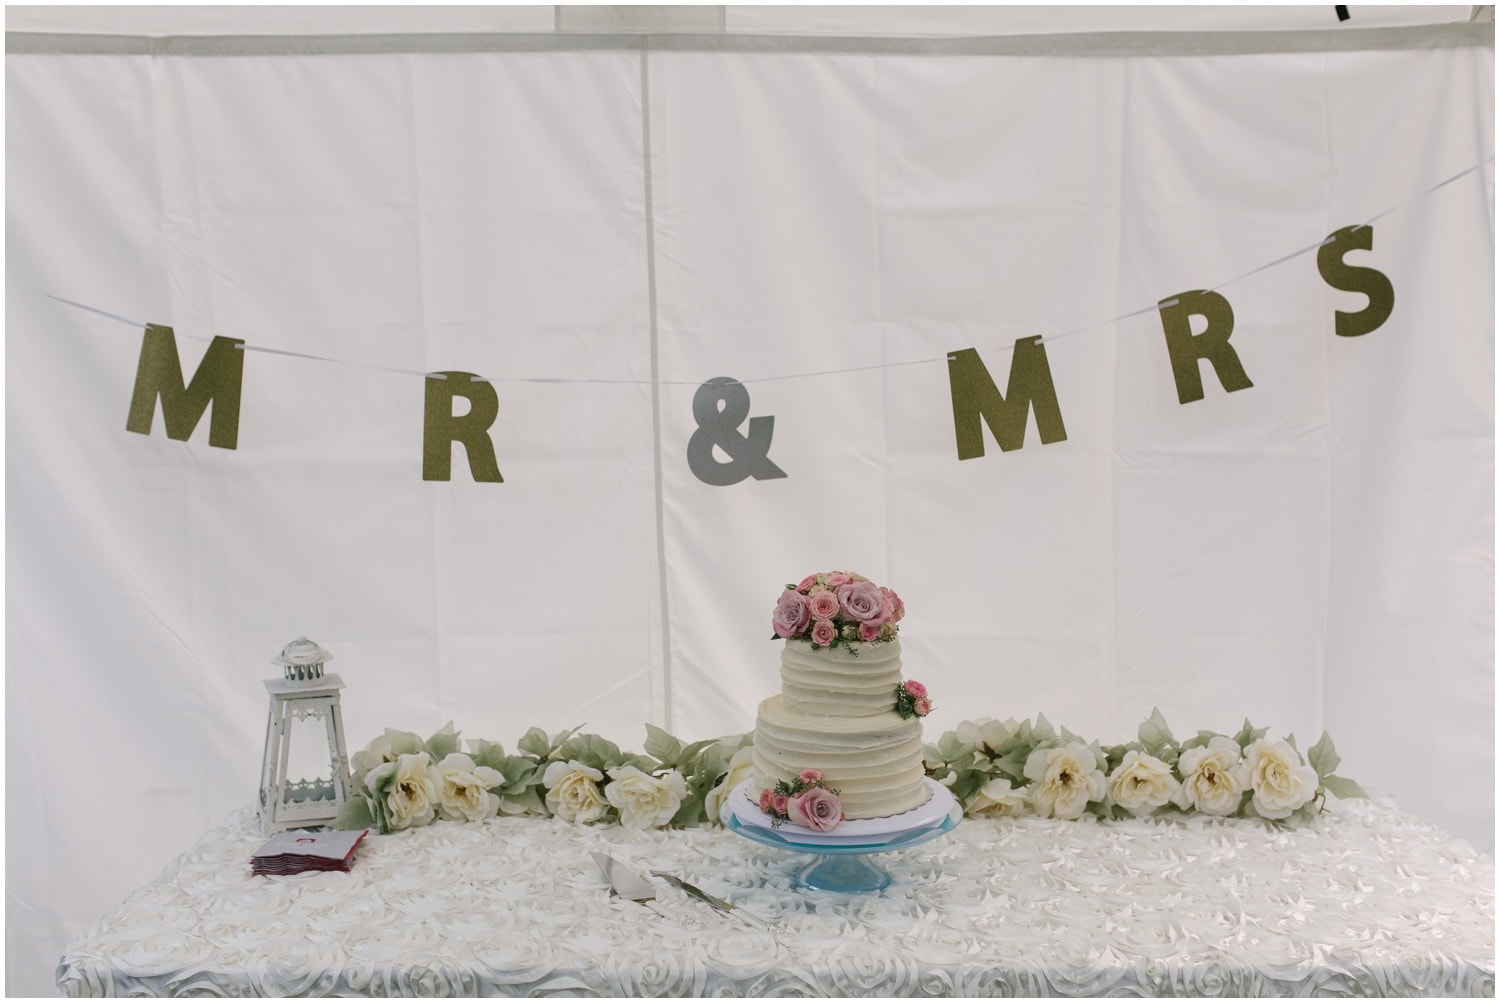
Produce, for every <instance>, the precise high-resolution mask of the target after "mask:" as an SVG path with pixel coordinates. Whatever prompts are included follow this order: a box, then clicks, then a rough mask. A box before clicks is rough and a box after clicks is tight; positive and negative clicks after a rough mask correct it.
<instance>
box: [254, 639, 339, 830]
mask: <svg viewBox="0 0 1500 1003" xmlns="http://www.w3.org/2000/svg"><path fill="white" fill-rule="evenodd" d="M331 658H333V654H332V653H331V652H328V651H326V650H324V649H323V647H322V646H321V645H319V644H318V643H317V642H316V641H309V640H308V639H307V638H305V637H299V638H297V639H296V640H295V641H293V642H291V643H290V644H288V645H287V646H286V647H285V648H283V649H281V654H280V655H278V656H276V657H275V658H273V659H271V661H272V662H273V663H274V664H276V665H280V666H281V667H282V678H280V679H267V680H266V681H265V683H266V692H267V693H269V694H270V695H271V709H270V713H269V716H268V717H267V720H266V754H265V758H264V759H263V760H262V761H261V770H260V824H261V829H262V830H263V831H265V832H267V833H272V832H280V831H282V830H283V829H305V828H311V827H313V826H320V825H328V824H330V823H331V822H333V820H334V817H335V816H337V815H338V812H339V809H340V808H342V807H343V806H344V803H345V802H347V801H348V800H349V754H348V751H347V750H346V749H345V747H344V720H343V716H342V713H341V711H340V709H339V690H341V689H343V688H344V681H343V680H342V679H340V678H339V677H338V676H336V675H333V674H332V673H324V671H323V663H324V662H327V661H328V660H329V659H331ZM325 739H326V741H325ZM325 753H326V755H327V758H326V759H325V758H323V756H324V754H325ZM289 773H291V774H292V775H295V776H297V778H298V779H296V780H288V779H287V778H288V775H289Z"/></svg>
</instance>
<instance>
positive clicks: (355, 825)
mask: <svg viewBox="0 0 1500 1003" xmlns="http://www.w3.org/2000/svg"><path fill="white" fill-rule="evenodd" d="M375 825H376V823H375V816H374V815H373V814H371V812H370V802H369V801H368V800H367V799H366V798H365V796H364V795H362V794H357V795H355V796H354V797H351V798H350V799H349V800H348V801H346V802H344V804H343V806H342V807H340V808H339V813H338V814H337V815H336V816H334V819H333V827H334V828H335V829H369V828H371V827H374V826H375Z"/></svg>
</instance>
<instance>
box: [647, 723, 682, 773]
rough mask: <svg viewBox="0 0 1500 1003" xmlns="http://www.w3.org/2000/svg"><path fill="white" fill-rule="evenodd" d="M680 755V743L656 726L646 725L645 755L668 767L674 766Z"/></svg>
mask: <svg viewBox="0 0 1500 1003" xmlns="http://www.w3.org/2000/svg"><path fill="white" fill-rule="evenodd" d="M681 754H682V742H681V741H679V740H678V739H676V738H674V737H673V736H671V735H669V734H667V733H666V732H665V731H663V730H662V729H660V728H658V727H657V726H656V725H654V724H651V723H650V722H647V724H646V755H648V756H655V757H656V758H657V759H659V760H661V761H662V763H664V764H666V765H668V766H675V765H676V764H677V761H678V759H679V757H680V756H681Z"/></svg>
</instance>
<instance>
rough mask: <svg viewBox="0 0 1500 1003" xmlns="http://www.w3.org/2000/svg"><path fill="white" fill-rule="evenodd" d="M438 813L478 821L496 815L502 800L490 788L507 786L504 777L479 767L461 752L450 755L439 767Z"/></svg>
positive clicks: (484, 767) (445, 757)
mask: <svg viewBox="0 0 1500 1003" xmlns="http://www.w3.org/2000/svg"><path fill="white" fill-rule="evenodd" d="M437 774H438V812H439V813H440V814H441V815H442V816H443V818H448V819H453V820H455V821H458V820H463V821H468V822H478V821H481V820H483V819H486V818H489V817H490V816H492V815H494V814H495V813H496V812H497V811H498V810H499V808H500V798H499V796H498V795H495V794H491V793H490V791H489V789H490V788H491V787H499V786H500V785H501V784H503V783H505V777H504V776H503V775H502V774H501V773H500V772H499V771H498V770H493V769H491V768H490V767H488V766H480V765H478V764H477V763H475V762H474V760H473V759H471V758H470V757H468V756H466V755H464V754H463V753H462V752H450V753H449V754H448V755H446V756H444V757H443V761H442V762H441V763H438V764H437Z"/></svg>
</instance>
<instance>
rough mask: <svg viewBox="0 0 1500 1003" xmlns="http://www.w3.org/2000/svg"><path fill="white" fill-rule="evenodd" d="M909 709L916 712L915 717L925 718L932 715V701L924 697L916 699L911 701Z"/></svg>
mask: <svg viewBox="0 0 1500 1003" xmlns="http://www.w3.org/2000/svg"><path fill="white" fill-rule="evenodd" d="M911 709H912V710H914V711H916V713H917V717H926V716H927V715H928V714H931V713H932V701H931V700H929V699H927V698H926V697H917V699H916V700H914V701H912V705H911Z"/></svg>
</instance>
